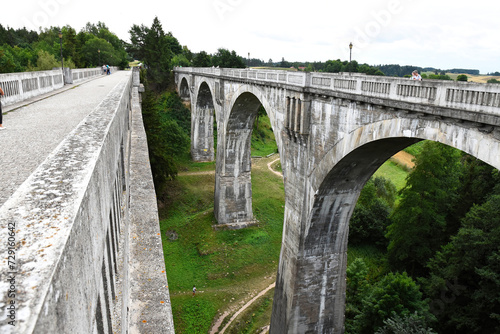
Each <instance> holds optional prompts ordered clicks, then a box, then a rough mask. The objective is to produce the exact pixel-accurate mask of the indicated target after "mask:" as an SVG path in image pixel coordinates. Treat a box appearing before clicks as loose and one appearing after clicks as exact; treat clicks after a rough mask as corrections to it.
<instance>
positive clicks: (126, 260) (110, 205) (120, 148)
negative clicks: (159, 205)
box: [0, 72, 173, 333]
mask: <svg viewBox="0 0 500 334" xmlns="http://www.w3.org/2000/svg"><path fill="white" fill-rule="evenodd" d="M130 74H131V73H130V72H129V73H127V74H126V75H125V77H124V80H122V81H121V82H120V83H118V84H117V85H116V86H115V88H114V89H113V90H112V91H111V92H110V93H109V94H108V95H107V96H106V98H105V99H104V100H103V101H102V103H100V104H99V106H98V107H97V108H95V110H93V111H92V112H91V113H90V114H89V115H88V116H87V117H85V119H84V120H83V121H82V122H81V123H80V124H79V125H78V126H77V127H76V128H75V129H74V130H73V131H72V132H71V133H70V134H69V135H68V136H67V137H66V138H65V140H63V141H62V142H61V143H60V145H59V146H58V147H57V148H56V149H55V150H54V151H53V152H52V153H51V154H50V155H49V156H48V157H47V159H46V160H45V161H44V162H43V163H42V164H41V165H40V166H39V167H38V168H37V169H36V170H35V172H34V173H33V174H32V175H31V176H30V177H29V178H28V179H27V180H26V181H25V182H24V183H23V184H22V185H21V186H20V187H19V189H18V190H17V191H16V192H15V193H14V194H13V195H12V196H11V197H10V198H9V199H8V200H7V201H6V202H5V204H4V205H3V206H1V207H0V238H1V239H2V240H5V241H8V240H9V239H8V238H11V240H12V241H11V244H10V245H9V244H7V242H5V243H3V245H2V246H1V248H0V255H1V259H2V260H1V261H2V262H1V263H2V264H1V267H0V277H1V280H0V291H2V297H0V309H1V310H2V321H1V322H0V331H1V332H2V333H116V332H122V333H154V332H162V333H173V322H172V314H171V307H170V301H169V294H168V283H167V279H166V275H165V267H164V258H163V254H162V246H161V238H160V235H159V233H160V231H159V225H158V216H157V214H156V212H157V211H156V208H155V200H154V188H153V186H152V179H151V172H150V170H149V161H148V159H147V145H146V137H145V133H144V129H143V128H142V127H141V126H140V125H141V123H142V122H141V118H140V107H139V104H138V94H137V90H138V87H137V86H138V85H136V86H135V87H133V84H132V80H131V77H132V76H131V75H130ZM136 75H138V73H136ZM135 82H137V81H135ZM132 106H133V107H132ZM56 107H57V106H54V108H56ZM7 131H8V130H6V132H7ZM145 152H146V156H145V155H144V154H145ZM131 205H133V207H132V206H131ZM143 210H144V211H143ZM9 277H13V282H14V283H12V281H11V282H9V281H7V278H9ZM11 286H14V288H13V293H12V294H10V295H9V294H8V293H7V292H8V291H9V290H10V288H11ZM11 305H14V306H13V310H14V311H13V313H9V312H10V311H12V309H10V310H9V307H11ZM9 315H14V320H15V325H16V326H15V327H14V326H11V325H10V324H8V322H7V321H10V320H11V319H12V318H8V317H7V316H9Z"/></svg>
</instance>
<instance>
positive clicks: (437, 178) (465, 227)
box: [346, 142, 500, 334]
mask: <svg viewBox="0 0 500 334" xmlns="http://www.w3.org/2000/svg"><path fill="white" fill-rule="evenodd" d="M415 164H416V165H415V167H414V169H413V170H412V171H411V172H410V173H409V174H408V177H407V181H406V186H405V187H404V188H403V189H402V190H400V191H399V193H396V191H395V187H394V186H393V185H392V184H391V182H390V181H389V180H384V179H380V178H375V179H373V180H370V181H369V182H368V183H367V184H366V186H365V187H364V188H363V190H362V193H361V196H360V199H359V201H358V204H357V206H356V209H355V211H354V213H353V216H352V218H351V222H350V232H349V244H350V245H371V246H373V247H377V248H378V249H379V250H380V258H379V259H378V261H379V263H378V264H377V265H371V266H368V265H367V263H365V261H363V260H361V259H357V260H356V261H354V262H353V263H350V264H349V267H348V283H347V286H348V291H347V296H348V298H347V299H348V304H347V311H346V331H347V332H348V333H351V334H352V333H373V332H374V331H377V330H378V331H377V333H499V332H500V292H499V290H498V288H499V286H498V285H499V283H500V261H499V256H500V246H499V245H500V225H499V223H500V211H499V210H500V187H499V181H500V175H499V172H498V170H497V169H495V168H493V167H491V166H489V165H487V164H485V163H483V162H481V161H479V160H477V159H475V158H473V157H471V156H469V155H467V154H465V153H463V152H461V151H458V150H456V149H454V148H452V147H449V146H445V145H442V144H439V143H435V142H424V143H423V144H421V145H420V149H419V151H418V153H417V154H416V158H415ZM396 199H397V202H396ZM396 328H399V330H395V329H396ZM402 328H404V329H406V331H403V332H402V331H401V330H402Z"/></svg>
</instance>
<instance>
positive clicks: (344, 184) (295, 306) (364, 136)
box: [270, 118, 500, 333]
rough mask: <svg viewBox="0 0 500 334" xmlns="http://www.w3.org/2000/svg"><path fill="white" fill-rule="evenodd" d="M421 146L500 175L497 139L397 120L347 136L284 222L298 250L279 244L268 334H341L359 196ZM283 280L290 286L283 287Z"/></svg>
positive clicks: (447, 125) (450, 127)
mask: <svg viewBox="0 0 500 334" xmlns="http://www.w3.org/2000/svg"><path fill="white" fill-rule="evenodd" d="M423 139H428V140H433V141H438V142H441V143H443V144H447V145H449V146H453V147H455V148H457V149H460V150H462V151H465V152H467V153H469V154H471V155H473V156H475V157H476V158H478V159H481V160H483V161H485V162H486V163H488V164H490V165H492V166H494V167H496V168H500V157H498V153H497V152H499V149H500V140H499V139H497V138H494V137H493V136H491V135H489V134H486V133H482V132H480V131H479V130H477V129H476V128H464V127H461V126H459V125H457V124H454V123H445V122H442V121H436V120H422V119H411V118H396V119H389V120H385V121H379V122H374V123H371V124H367V125H364V126H362V127H359V128H357V129H356V130H355V131H352V132H351V133H349V134H347V135H346V136H345V137H344V138H343V139H342V140H340V141H339V142H338V143H337V144H336V145H335V146H334V148H333V149H332V150H330V151H329V152H327V153H326V154H325V156H324V158H323V159H322V160H321V161H320V162H319V164H318V165H317V166H316V168H315V169H314V171H313V172H312V174H311V179H310V189H309V191H308V193H309V194H310V195H309V196H308V198H306V199H305V200H306V201H308V203H309V204H308V208H309V209H308V213H307V216H306V218H305V219H304V220H305V221H303V222H300V221H298V222H286V225H288V224H290V223H292V224H298V226H300V235H299V237H298V239H299V240H298V242H297V245H299V246H298V249H292V248H290V247H288V246H287V243H284V244H283V248H284V249H282V251H281V254H282V258H281V259H280V269H279V272H278V278H277V282H276V293H275V297H274V305H273V318H272V321H271V331H270V333H278V332H280V328H287V330H288V332H296V331H298V332H303V333H305V332H309V331H311V332H315V333H343V331H344V329H343V326H344V310H345V281H346V264H347V242H348V240H347V238H348V231H349V229H348V226H349V220H350V217H351V214H352V212H353V210H354V206H355V204H356V202H357V199H358V197H359V194H360V191H361V189H362V188H363V186H364V185H365V183H366V182H367V181H368V179H369V178H370V176H371V175H372V174H373V173H374V172H375V171H376V170H377V169H378V168H379V167H380V166H381V165H382V164H383V163H384V162H385V161H386V160H387V159H388V158H390V157H391V156H392V155H394V154H395V153H397V152H398V151H400V150H401V149H404V148H405V147H407V146H409V145H412V144H413V143H416V142H418V141H420V140H423ZM286 230H287V229H286V228H285V233H286V232H287V231H286ZM284 238H285V237H284ZM290 273H294V280H293V282H289V280H287V279H284V277H285V276H287V275H288V276H289V275H290ZM273 328H274V329H273Z"/></svg>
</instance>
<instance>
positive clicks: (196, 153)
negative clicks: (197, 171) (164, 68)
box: [181, 80, 217, 161]
mask: <svg viewBox="0 0 500 334" xmlns="http://www.w3.org/2000/svg"><path fill="white" fill-rule="evenodd" d="M181 85H182V82H181ZM213 91H214V90H213V87H211V86H210V85H209V83H208V82H207V81H204V80H203V81H200V82H198V84H197V86H196V88H195V94H194V97H193V103H192V105H191V156H192V158H193V160H194V161H213V160H214V117H216V114H217V112H216V103H214V101H215V100H214V94H213ZM215 119H217V117H216V118H215Z"/></svg>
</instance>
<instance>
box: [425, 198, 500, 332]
mask: <svg viewBox="0 0 500 334" xmlns="http://www.w3.org/2000/svg"><path fill="white" fill-rule="evenodd" d="M429 268H430V270H431V275H430V278H429V279H427V280H425V281H424V282H425V286H426V288H425V290H426V292H427V293H428V295H429V296H430V297H431V298H433V303H432V304H431V305H432V306H433V309H434V312H435V313H436V315H437V316H438V320H439V323H440V326H439V328H438V329H439V330H441V331H442V332H443V333H451V332H453V333H459V334H461V333H464V334H465V333H500V191H498V189H497V190H496V194H494V195H492V196H491V197H490V199H489V200H488V201H487V202H486V203H484V204H483V205H476V206H474V207H473V208H472V209H471V210H470V211H469V213H468V214H467V215H466V217H465V218H464V219H463V221H462V228H461V229H460V231H459V232H458V233H457V235H456V236H454V237H452V239H451V241H450V242H449V243H448V244H447V245H446V246H445V247H443V249H442V250H441V251H440V252H438V253H437V254H436V255H435V256H434V258H433V259H432V260H431V261H429Z"/></svg>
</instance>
